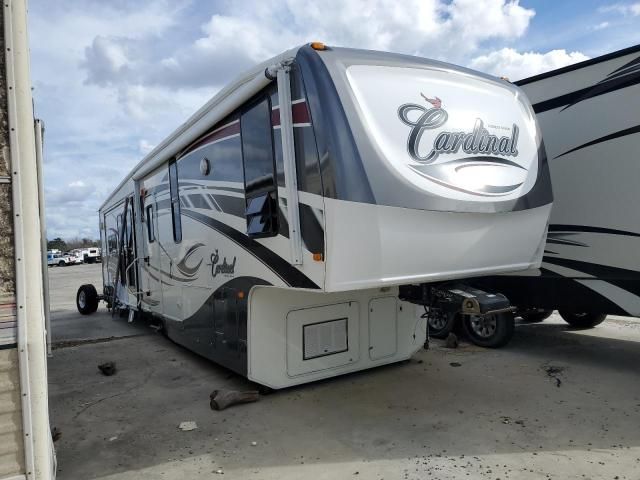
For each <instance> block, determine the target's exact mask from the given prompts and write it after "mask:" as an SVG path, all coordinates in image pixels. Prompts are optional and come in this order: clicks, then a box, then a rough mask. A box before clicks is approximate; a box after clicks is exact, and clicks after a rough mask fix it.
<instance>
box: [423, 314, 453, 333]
mask: <svg viewBox="0 0 640 480" xmlns="http://www.w3.org/2000/svg"><path fill="white" fill-rule="evenodd" d="M433 313H434V314H433V315H429V317H428V319H427V322H429V337H433V338H447V337H448V336H449V333H451V331H452V330H453V328H454V327H455V325H456V319H457V316H456V315H454V314H453V313H444V312H441V311H440V310H434V312H433Z"/></svg>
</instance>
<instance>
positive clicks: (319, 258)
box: [313, 253, 324, 262]
mask: <svg viewBox="0 0 640 480" xmlns="http://www.w3.org/2000/svg"><path fill="white" fill-rule="evenodd" d="M313 260H314V261H316V262H321V261H322V260H324V256H323V255H322V254H321V253H314V254H313Z"/></svg>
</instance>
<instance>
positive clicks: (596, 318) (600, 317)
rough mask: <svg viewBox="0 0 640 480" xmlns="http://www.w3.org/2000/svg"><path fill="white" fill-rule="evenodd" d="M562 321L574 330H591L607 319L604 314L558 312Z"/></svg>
mask: <svg viewBox="0 0 640 480" xmlns="http://www.w3.org/2000/svg"><path fill="white" fill-rule="evenodd" d="M558 313H559V314H560V316H561V317H562V319H563V320H564V321H565V322H567V323H568V324H569V325H571V326H572V327H574V328H593V327H595V326H596V325H600V324H601V323H602V322H604V319H605V318H607V314H606V313H586V312H584V313H576V312H567V311H566V310H558Z"/></svg>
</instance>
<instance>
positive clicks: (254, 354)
mask: <svg viewBox="0 0 640 480" xmlns="http://www.w3.org/2000/svg"><path fill="white" fill-rule="evenodd" d="M551 203H552V194H551V185H550V180H549V172H548V168H547V164H546V157H545V153H544V147H543V145H542V141H541V136H540V132H539V129H538V126H537V123H536V117H535V114H534V112H533V110H532V108H531V105H530V104H529V102H528V100H527V98H526V96H525V95H524V94H523V93H522V91H521V90H520V89H519V88H518V87H516V86H514V85H512V84H510V83H508V82H505V81H501V80H499V79H496V78H494V77H490V76H487V75H483V74H480V73H477V72H474V71H471V70H467V69H464V68H459V67H455V66H452V65H449V64H445V63H440V62H436V61H432V60H426V59H422V58H416V57H412V56H405V55H397V54H390V53H381V52H372V51H364V50H353V49H345V48H330V47H326V46H324V45H322V44H311V45H306V46H302V47H300V48H296V49H293V50H290V51H287V52H285V53H283V54H281V55H279V56H277V57H275V58H273V59H271V60H269V61H268V62H265V63H263V64H261V65H258V66H256V67H255V68H253V69H252V70H251V71H249V72H248V73H246V74H245V75H243V76H241V77H240V78H238V79H237V80H236V81H235V82H233V83H232V84H231V85H229V86H228V87H226V88H224V89H223V90H222V91H221V92H220V93H218V94H217V95H216V96H215V97H213V99H212V100H210V101H209V102H208V103H207V104H206V105H205V106H203V107H202V108H201V109H200V110H199V111H198V112H196V113H195V114H194V115H193V116H192V117H191V118H190V119H189V120H187V121H186V123H184V124H183V125H182V126H180V127H179V128H178V129H177V130H176V131H175V132H174V133H173V134H172V135H171V136H170V137H169V138H167V139H166V140H164V141H163V142H162V143H161V144H160V145H158V146H157V147H156V148H155V149H154V150H153V151H152V152H151V153H150V154H149V155H148V156H146V157H145V158H144V159H143V160H142V161H141V162H140V163H139V164H138V165H137V166H136V167H135V168H134V169H133V171H132V172H131V173H130V174H129V175H128V176H127V177H126V178H125V179H124V180H123V181H122V182H121V184H120V185H119V186H118V187H117V188H116V190H115V191H114V192H113V193H112V194H111V195H110V196H109V197H108V198H107V200H106V201H105V203H104V204H103V205H102V207H101V208H100V212H99V215H100V232H101V239H102V252H103V283H104V286H103V291H102V293H100V294H99V293H98V292H97V291H96V289H95V287H93V286H91V285H83V286H82V287H80V289H79V290H78V296H77V300H78V308H79V310H80V311H81V312H82V313H91V312H93V311H95V309H96V308H97V306H98V301H99V300H105V301H106V302H107V304H108V306H109V307H110V308H113V309H116V310H129V312H130V314H131V316H132V317H133V316H134V315H139V314H145V315H151V316H153V317H155V318H156V319H159V320H160V321H161V323H162V325H163V327H164V330H165V331H166V333H167V335H168V336H169V337H170V338H171V339H173V340H174V341H176V342H177V343H179V344H182V345H184V346H186V347H187V348H189V349H191V350H193V351H195V352H197V353H199V354H201V355H203V356H205V357H207V358H209V359H211V360H213V361H215V362H217V363H220V364H222V365H224V366H226V367H228V368H230V369H231V370H234V371H236V372H238V373H240V374H242V375H245V376H247V377H248V378H249V379H251V380H253V381H255V382H257V383H259V384H263V385H266V386H268V387H272V388H282V387H287V386H290V385H295V384H300V383H304V382H309V381H313V380H318V379H322V378H327V377H331V376H335V375H339V374H343V373H347V372H352V371H356V370H361V369H365V368H370V367H374V366H378V365H383V364H388V363H392V362H397V361H400V360H404V359H407V358H409V357H410V356H411V355H412V354H413V353H415V352H416V351H417V350H418V349H419V348H420V347H421V346H422V345H423V344H424V341H425V334H426V332H425V330H426V326H425V324H424V319H421V318H419V316H417V315H416V310H417V309H418V308H420V307H416V305H422V306H425V308H430V309H432V310H433V309H442V310H454V311H459V310H464V311H465V312H467V313H475V314H476V318H477V320H478V324H480V323H482V320H483V319H484V318H486V317H489V316H491V317H492V318H494V317H495V316H496V315H499V314H501V313H505V314H508V315H510V308H511V307H510V306H509V304H508V302H507V301H506V299H505V298H504V297H503V296H501V295H497V294H494V293H492V292H484V291H480V290H474V289H472V288H470V287H468V286H467V285H465V284H464V283H461V282H460V279H464V278H467V277H472V276H478V275H490V274H494V273H501V272H512V271H518V270H524V269H530V268H537V267H539V265H540V261H541V258H542V253H543V248H544V242H545V234H546V229H547V223H548V219H549V214H550V210H551ZM510 325H511V327H510ZM495 328H498V330H500V331H502V330H504V332H503V335H506V336H508V334H509V328H512V323H511V324H510V323H509V321H504V322H498V323H497V327H496V324H495V322H494V330H495ZM480 330H481V329H480Z"/></svg>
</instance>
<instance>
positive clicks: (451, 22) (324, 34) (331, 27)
mask: <svg viewBox="0 0 640 480" xmlns="http://www.w3.org/2000/svg"><path fill="white" fill-rule="evenodd" d="M534 15H535V12H534V11H533V10H531V9H527V8H524V7H523V6H521V5H520V3H519V0H485V1H483V2H478V1H476V0H455V1H453V2H448V1H445V0H406V1H403V2H397V1H396V0H351V1H349V2H343V1H342V0H325V1H324V2H323V3H321V4H314V3H309V2H308V1H307V0H287V1H285V2H276V1H265V2H258V3H256V2H254V1H250V0H242V1H237V2H234V3H233V11H231V12H220V13H216V14H214V15H212V16H211V17H210V19H209V20H208V21H207V22H205V23H204V24H203V25H202V26H201V35H200V37H199V38H197V39H195V40H194V41H192V42H191V43H189V44H184V45H181V46H179V47H178V48H175V49H174V50H173V51H170V52H167V54H166V55H164V56H163V57H162V58H154V56H153V55H149V53H148V49H149V48H150V45H149V44H148V39H147V38H145V37H140V36H138V37H136V38H133V37H124V36H121V37H118V38H111V39H103V38H101V39H96V40H94V41H93V43H92V45H91V46H90V47H88V48H87V50H86V54H85V61H84V64H83V65H84V67H85V68H86V69H87V72H88V78H87V79H88V81H89V82H93V83H98V84H104V83H110V84H113V85H119V84H120V85H121V84H131V83H132V82H133V83H139V84H144V85H162V86H170V87H171V88H183V89H184V88H189V87H202V86H210V87H219V86H220V85H221V84H224V83H225V82H227V81H229V80H230V79H231V78H232V77H233V76H234V75H235V74H237V73H239V72H240V71H241V70H243V69H246V68H248V67H249V66H250V65H253V64H255V63H257V62H260V61H262V60H265V59H267V58H269V57H271V56H273V55H275V54H277V53H279V52H281V51H283V50H285V49H287V48H291V47H293V46H295V45H299V44H303V43H306V42H309V41H311V40H321V41H324V42H325V43H327V44H330V45H334V46H349V47H359V48H367V49H374V50H388V51H394V52H401V53H408V54H418V55H422V56H428V57H430V58H438V59H447V60H448V61H456V60H457V61H461V60H463V59H464V58H465V56H466V55H467V54H469V53H471V52H474V51H476V50H477V49H478V47H479V46H480V45H481V44H482V43H483V42H486V41H489V40H494V39H503V40H512V39H515V38H518V37H520V36H522V35H523V34H524V33H525V31H526V29H527V27H528V26H529V22H530V20H531V18H532V17H533V16H534ZM132 52H136V54H137V55H138V56H137V57H136V56H135V55H136V54H134V56H133V57H132ZM134 64H135V66H133V65H134Z"/></svg>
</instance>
